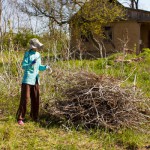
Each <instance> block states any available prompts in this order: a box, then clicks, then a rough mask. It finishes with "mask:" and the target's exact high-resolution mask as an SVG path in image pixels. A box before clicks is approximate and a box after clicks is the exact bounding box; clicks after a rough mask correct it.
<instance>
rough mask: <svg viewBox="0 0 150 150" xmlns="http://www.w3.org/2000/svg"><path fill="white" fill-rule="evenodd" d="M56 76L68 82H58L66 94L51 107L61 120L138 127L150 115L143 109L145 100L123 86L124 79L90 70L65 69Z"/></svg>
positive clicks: (74, 122)
mask: <svg viewBox="0 0 150 150" xmlns="http://www.w3.org/2000/svg"><path fill="white" fill-rule="evenodd" d="M56 74H57V73H56ZM55 77H56V78H57V81H59V82H60V81H61V82H63V83H64V84H65V86H64V85H60V84H59V82H57V85H55V86H56V87H57V88H59V89H60V92H61V93H62V95H63V98H62V99H61V100H60V99H59V100H57V101H56V102H55V103H54V104H53V105H52V106H51V107H49V108H47V111H48V112H49V113H50V114H51V115H53V116H55V117H56V118H59V120H65V121H67V122H70V123H73V124H74V125H76V126H78V125H82V126H84V127H104V128H108V129H116V128H120V127H130V128H131V127H137V126H139V125H141V124H144V123H145V122H147V121H148V119H150V116H149V114H147V115H145V114H143V113H141V111H140V110H139V104H140V103H144V100H143V99H141V97H136V98H135V93H134V91H132V88H121V87H120V86H119V85H120V84H119V82H120V81H117V80H115V79H113V78H107V77H103V76H98V75H96V74H94V73H88V72H75V73H68V74H66V75H65V73H61V76H60V74H58V76H57V75H56V76H55ZM147 108H148V106H147Z"/></svg>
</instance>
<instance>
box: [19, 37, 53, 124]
mask: <svg viewBox="0 0 150 150" xmlns="http://www.w3.org/2000/svg"><path fill="white" fill-rule="evenodd" d="M42 46H43V44H42V43H40V42H39V40H38V39H36V38H33V39H31V40H30V50H29V51H27V52H25V54H24V59H23V61H22V68H23V69H24V76H23V80H22V86H21V99H20V105H19V108H18V111H17V121H18V124H19V125H24V122H23V120H24V118H25V114H26V108H27V102H28V99H29V98H31V112H30V116H31V118H32V119H33V120H34V121H37V120H38V114H39V84H40V81H39V71H44V70H46V69H50V70H51V68H50V67H49V66H48V65H41V56H40V53H39V52H37V51H39V50H40V49H41V48H42Z"/></svg>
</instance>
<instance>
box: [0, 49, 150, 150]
mask: <svg viewBox="0 0 150 150" xmlns="http://www.w3.org/2000/svg"><path fill="white" fill-rule="evenodd" d="M0 56H1V59H0V77H3V78H4V79H5V82H0V89H1V90H0V95H1V96H0V149H2V150H4V149H6V150H20V149H26V150H30V149H31V150H32V149H37V150H47V149H50V150H51V149H52V150H84V149H85V150H87V149H88V150H117V149H118V150H123V149H129V150H135V149H142V148H143V149H144V148H145V146H148V145H149V143H150V136H149V134H146V133H141V132H138V131H136V130H131V129H120V130H119V131H116V132H110V131H107V130H103V129H99V130H95V129H91V130H85V129H80V130H78V131H77V130H75V129H74V128H71V129H70V128H67V127H65V126H63V125H57V124H52V123H50V122H47V121H46V119H44V118H41V123H34V122H32V121H31V120H30V118H28V116H29V109H28V112H27V122H26V123H25V126H24V127H20V126H18V125H17V123H16V120H15V114H16V110H17V108H18V105H19V99H20V83H21V77H22V70H21V67H20V64H21V61H22V57H23V52H21V53H18V52H11V53H9V52H7V51H6V52H4V53H1V55H0ZM43 56H44V59H43V61H44V63H47V61H48V60H47V59H46V53H43ZM119 56H122V54H114V55H111V56H109V57H108V58H106V59H96V60H70V61H57V62H48V63H50V64H51V66H52V68H53V69H60V70H69V71H72V70H80V71H81V70H84V71H88V72H95V73H96V74H99V75H105V76H111V77H113V78H117V79H120V80H121V81H125V82H123V84H122V86H128V85H131V86H133V85H135V86H136V87H137V88H140V89H141V90H142V92H144V95H145V96H147V97H148V98H149V96H150V88H149V85H150V67H149V64H150V50H149V49H145V51H144V52H143V53H142V54H140V55H139V56H135V55H127V56H126V57H125V60H131V59H133V58H141V57H142V58H144V59H143V60H141V61H138V62H136V61H131V62H130V63H128V62H123V63H122V62H115V61H114V60H115V59H117V58H118V57H119ZM41 77H42V83H41V98H42V102H43V101H44V102H45V103H47V102H50V101H51V100H53V99H55V97H57V98H59V97H60V96H61V95H59V93H57V92H56V91H55V87H53V82H54V81H53V77H52V75H48V74H47V73H46V72H45V73H41ZM135 77H136V78H135ZM135 79H136V80H135ZM0 80H1V79H0ZM59 82H60V83H61V81H59ZM62 83H63V82H62ZM49 85H50V86H51V87H50V88H49ZM1 111H2V113H1Z"/></svg>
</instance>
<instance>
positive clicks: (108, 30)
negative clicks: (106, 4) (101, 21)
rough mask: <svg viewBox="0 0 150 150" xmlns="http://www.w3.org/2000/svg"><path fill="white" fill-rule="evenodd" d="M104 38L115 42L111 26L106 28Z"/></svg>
mask: <svg viewBox="0 0 150 150" xmlns="http://www.w3.org/2000/svg"><path fill="white" fill-rule="evenodd" d="M104 36H105V39H106V40H113V35H112V27H111V26H106V27H104Z"/></svg>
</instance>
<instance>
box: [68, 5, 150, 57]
mask: <svg viewBox="0 0 150 150" xmlns="http://www.w3.org/2000/svg"><path fill="white" fill-rule="evenodd" d="M123 7H124V6H123ZM124 8H125V10H126V11H125V12H126V19H124V20H122V19H120V20H119V21H116V22H113V23H110V24H108V25H106V26H105V27H104V33H105V37H106V38H105V39H103V42H102V44H101V45H102V47H103V50H102V52H103V55H109V54H112V53H114V52H120V51H121V52H122V51H123V52H131V53H133V52H135V53H136V54H139V53H140V52H141V51H142V48H150V12H149V11H144V10H136V9H131V8H128V7H124ZM76 29H77V27H74V25H70V34H71V42H70V47H71V52H72V54H74V55H76V56H77V55H78V54H79V55H82V56H83V57H84V58H91V57H96V58H97V57H102V55H101V54H100V51H101V50H100V48H99V49H98V48H96V46H95V45H94V44H93V41H92V40H90V38H88V35H86V36H85V35H83V34H82V32H76ZM77 34H78V35H77ZM104 53H105V54H104Z"/></svg>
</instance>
